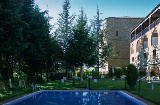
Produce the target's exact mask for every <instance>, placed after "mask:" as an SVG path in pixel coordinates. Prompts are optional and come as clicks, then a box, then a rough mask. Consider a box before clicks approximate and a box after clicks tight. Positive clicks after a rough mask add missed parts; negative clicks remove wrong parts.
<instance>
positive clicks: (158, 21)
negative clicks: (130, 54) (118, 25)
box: [131, 18, 160, 42]
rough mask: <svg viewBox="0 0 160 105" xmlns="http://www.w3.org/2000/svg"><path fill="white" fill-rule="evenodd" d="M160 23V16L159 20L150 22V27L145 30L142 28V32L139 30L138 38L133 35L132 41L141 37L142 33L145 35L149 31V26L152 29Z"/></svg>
mask: <svg viewBox="0 0 160 105" xmlns="http://www.w3.org/2000/svg"><path fill="white" fill-rule="evenodd" d="M159 23H160V18H158V19H157V20H155V21H154V22H153V23H152V24H150V25H149V26H148V27H146V28H145V29H144V30H142V31H141V32H139V33H138V34H137V35H136V38H135V37H133V38H132V39H131V42H133V41H134V40H136V39H137V38H139V37H140V36H141V35H144V34H145V33H146V32H148V31H149V28H150V29H152V28H154V27H155V26H156V25H158V24H159Z"/></svg>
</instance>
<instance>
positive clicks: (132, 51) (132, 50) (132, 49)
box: [131, 44, 134, 54]
mask: <svg viewBox="0 0 160 105" xmlns="http://www.w3.org/2000/svg"><path fill="white" fill-rule="evenodd" d="M133 53H134V48H133V44H132V46H131V54H133Z"/></svg>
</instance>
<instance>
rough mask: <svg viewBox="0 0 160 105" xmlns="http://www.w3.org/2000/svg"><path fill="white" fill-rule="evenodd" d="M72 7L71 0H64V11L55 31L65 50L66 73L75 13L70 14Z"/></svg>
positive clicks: (60, 15)
mask: <svg viewBox="0 0 160 105" xmlns="http://www.w3.org/2000/svg"><path fill="white" fill-rule="evenodd" d="M70 8H71V6H70V2H69V0H64V2H63V5H62V12H61V13H60V14H59V18H58V23H57V25H58V28H57V29H56V32H55V37H56V39H57V40H58V42H59V43H60V45H61V49H62V51H63V61H64V65H65V68H66V74H67V73H68V68H67V65H68V64H67V56H68V55H67V54H66V49H67V47H68V40H69V39H70V36H71V31H72V30H71V28H72V22H73V20H74V17H75V15H71V16H70V14H69V9H70Z"/></svg>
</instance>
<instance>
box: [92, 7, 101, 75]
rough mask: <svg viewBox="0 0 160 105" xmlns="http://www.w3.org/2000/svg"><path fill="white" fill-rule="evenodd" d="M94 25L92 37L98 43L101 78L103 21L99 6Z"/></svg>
mask: <svg viewBox="0 0 160 105" xmlns="http://www.w3.org/2000/svg"><path fill="white" fill-rule="evenodd" d="M92 25H93V28H92V29H93V30H92V36H93V37H95V38H96V41H97V68H98V78H99V68H100V49H101V43H100V40H101V39H100V38H101V37H100V34H101V26H102V19H100V13H99V9H98V6H97V15H96V16H95V19H94V20H93V22H92Z"/></svg>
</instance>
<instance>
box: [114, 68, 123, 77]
mask: <svg viewBox="0 0 160 105" xmlns="http://www.w3.org/2000/svg"><path fill="white" fill-rule="evenodd" d="M114 70H115V76H116V78H120V77H121V75H122V71H123V70H122V68H121V67H115V69H114Z"/></svg>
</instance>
